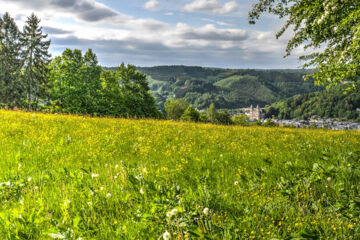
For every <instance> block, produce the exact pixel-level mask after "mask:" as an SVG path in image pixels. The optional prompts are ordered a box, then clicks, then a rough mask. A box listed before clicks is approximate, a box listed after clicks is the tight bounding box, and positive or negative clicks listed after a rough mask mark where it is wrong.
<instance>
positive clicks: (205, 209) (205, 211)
mask: <svg viewBox="0 0 360 240" xmlns="http://www.w3.org/2000/svg"><path fill="white" fill-rule="evenodd" d="M203 212H204V214H205V215H206V216H207V215H209V208H204V211H203Z"/></svg>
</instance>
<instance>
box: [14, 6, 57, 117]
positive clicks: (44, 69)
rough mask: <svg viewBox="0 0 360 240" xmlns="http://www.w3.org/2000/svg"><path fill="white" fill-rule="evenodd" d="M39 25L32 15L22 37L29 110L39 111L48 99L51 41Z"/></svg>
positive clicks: (22, 56)
mask: <svg viewBox="0 0 360 240" xmlns="http://www.w3.org/2000/svg"><path fill="white" fill-rule="evenodd" d="M39 24H40V19H39V18H38V17H37V16H36V15H35V14H34V13H33V14H31V16H30V17H28V19H27V21H26V23H25V26H24V30H23V32H22V33H21V37H20V44H21V46H22V49H23V51H22V53H21V59H22V61H23V63H24V66H23V67H24V85H25V89H26V94H27V103H28V110H31V109H32V108H34V109H35V110H37V108H38V104H39V102H40V101H43V100H44V99H45V98H46V90H47V82H48V79H47V73H48V63H49V62H50V54H49V52H48V50H49V47H50V40H46V39H47V34H43V33H42V27H41V26H40V25H39Z"/></svg>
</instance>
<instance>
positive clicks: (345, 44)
mask: <svg viewBox="0 0 360 240" xmlns="http://www.w3.org/2000/svg"><path fill="white" fill-rule="evenodd" d="M265 12H269V13H272V14H275V15H277V16H279V17H280V18H287V20H286V23H285V25H284V26H283V27H282V29H281V30H280V31H279V32H278V33H277V35H276V37H277V38H279V37H280V36H282V35H283V34H284V32H285V31H286V30H287V29H293V30H294V36H293V37H292V39H291V40H290V41H289V42H288V45H287V48H286V56H288V55H290V53H291V52H292V51H293V50H294V49H295V48H297V47H303V48H304V49H305V50H310V53H309V54H305V55H303V56H301V57H300V59H301V60H304V61H305V63H304V67H305V68H314V70H315V71H314V72H313V73H311V74H309V75H307V78H311V77H312V78H314V79H315V80H316V83H317V84H319V85H320V84H321V85H326V86H328V87H329V86H332V85H336V84H338V83H340V82H345V81H347V82H352V83H354V84H359V77H360V2H359V1H354V0H258V2H257V4H255V5H254V6H253V9H252V10H251V11H250V12H249V22H250V23H251V24H254V23H255V22H256V20H258V19H259V17H260V15H261V14H262V13H265Z"/></svg>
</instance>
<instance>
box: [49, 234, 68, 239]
mask: <svg viewBox="0 0 360 240" xmlns="http://www.w3.org/2000/svg"><path fill="white" fill-rule="evenodd" d="M48 236H49V237H51V238H54V239H65V236H63V235H61V234H60V233H49V234H48Z"/></svg>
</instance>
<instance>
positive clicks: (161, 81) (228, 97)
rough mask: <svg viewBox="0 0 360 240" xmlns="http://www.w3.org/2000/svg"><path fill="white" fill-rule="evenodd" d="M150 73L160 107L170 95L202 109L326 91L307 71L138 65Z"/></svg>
mask: <svg viewBox="0 0 360 240" xmlns="http://www.w3.org/2000/svg"><path fill="white" fill-rule="evenodd" d="M137 70H139V71H140V72H142V73H143V74H145V75H147V76H148V81H149V84H150V87H151V92H152V94H153V95H154V96H155V97H156V99H157V103H158V105H159V107H160V108H163V105H164V103H165V101H166V100H167V99H168V98H184V99H186V100H187V101H189V102H190V103H191V104H193V105H194V106H195V107H197V108H198V109H204V108H207V107H208V106H209V105H210V104H211V103H214V104H215V106H216V107H217V108H221V109H236V108H241V107H246V106H250V105H251V104H253V105H259V106H261V107H264V106H265V105H268V104H272V103H274V102H277V101H279V100H281V99H284V98H289V97H292V96H294V95H296V94H304V93H310V92H315V91H319V90H322V88H321V87H316V86H314V83H313V81H304V80H303V75H304V74H306V71H303V70H250V69H243V70H236V69H220V68H203V67H189V66H157V67H137Z"/></svg>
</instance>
